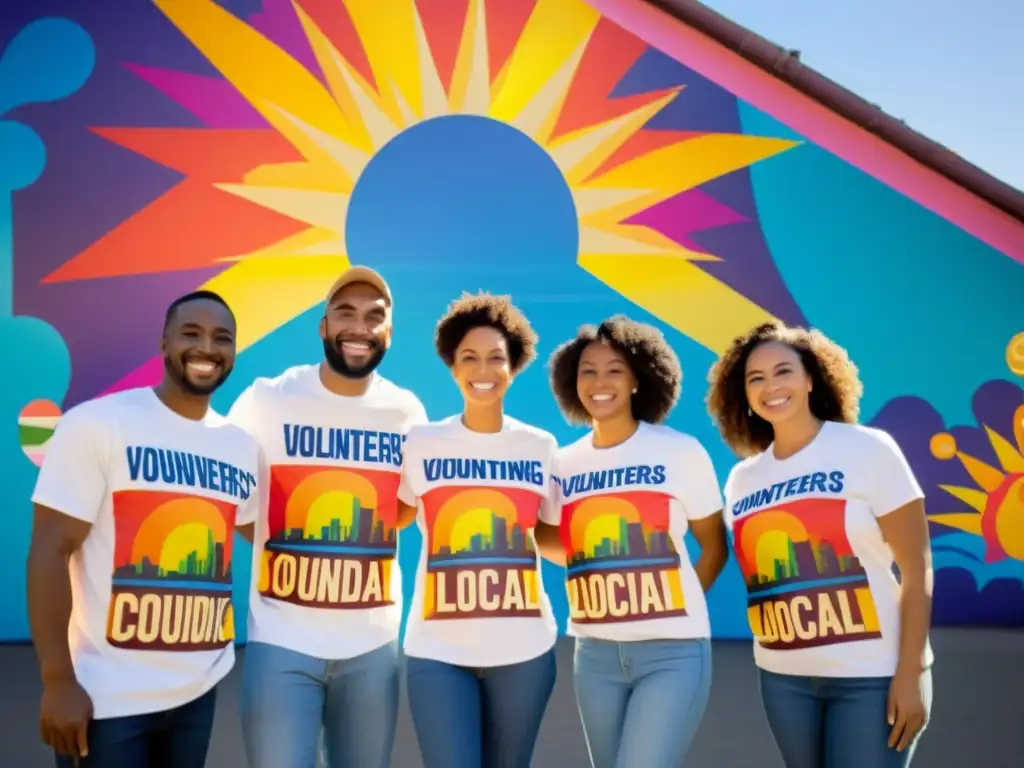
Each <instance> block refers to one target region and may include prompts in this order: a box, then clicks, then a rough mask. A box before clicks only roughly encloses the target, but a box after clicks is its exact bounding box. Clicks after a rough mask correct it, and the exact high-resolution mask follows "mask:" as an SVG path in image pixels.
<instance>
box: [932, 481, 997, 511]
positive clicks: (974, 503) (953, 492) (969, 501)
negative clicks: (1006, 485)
mask: <svg viewBox="0 0 1024 768" xmlns="http://www.w3.org/2000/svg"><path fill="white" fill-rule="evenodd" d="M939 488H941V489H942V490H944V491H945V492H946V493H948V494H949V495H950V496H955V497H956V498H958V499H960V501H962V502H963V503H964V504H966V505H967V506H969V507H970V508H971V509H974V510H977V511H978V512H984V511H985V507H986V506H987V504H988V494H987V493H984V492H982V491H979V490H977V489H976V488H963V487H961V486H959V485H940V486H939Z"/></svg>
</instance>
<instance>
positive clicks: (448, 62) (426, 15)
mask: <svg viewBox="0 0 1024 768" xmlns="http://www.w3.org/2000/svg"><path fill="white" fill-rule="evenodd" d="M416 10H417V11H418V12H419V14H420V21H421V22H422V23H423V30H424V31H425V32H426V33H427V40H428V41H429V42H430V55H431V56H432V57H433V59H434V66H435V67H437V74H438V75H440V76H441V83H442V84H443V85H444V88H445V90H446V91H447V90H448V87H449V86H450V85H451V82H452V73H453V72H454V71H455V59H456V57H457V56H458V54H459V43H460V42H461V40H462V28H463V26H464V25H465V20H466V12H467V11H468V10H469V0H445V1H444V2H441V3H438V2H436V0H416ZM488 10H490V9H488Z"/></svg>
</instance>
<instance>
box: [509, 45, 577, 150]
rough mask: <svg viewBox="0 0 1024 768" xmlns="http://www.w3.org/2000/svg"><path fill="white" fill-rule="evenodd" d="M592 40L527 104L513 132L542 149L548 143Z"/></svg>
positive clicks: (515, 122)
mask: <svg viewBox="0 0 1024 768" xmlns="http://www.w3.org/2000/svg"><path fill="white" fill-rule="evenodd" d="M588 42H589V38H588V39H586V40H583V41H582V42H581V43H580V44H579V45H578V46H577V47H576V50H575V51H572V52H571V53H570V54H569V56H568V58H566V60H565V61H564V62H563V63H562V66H561V67H559V68H558V70H557V71H555V73H554V74H553V75H552V76H551V79H550V80H548V81H547V82H546V83H544V85H542V86H541V87H540V88H539V89H538V90H537V92H536V94H534V97H533V98H532V99H531V100H530V101H529V102H527V103H526V105H525V106H524V107H523V109H522V111H520V112H519V114H517V115H516V116H515V117H513V118H512V120H510V121H509V122H510V124H511V125H512V126H513V127H514V128H518V129H519V130H520V131H522V132H523V133H525V134H526V135H527V136H529V137H531V138H532V139H533V140H534V141H536V142H537V143H538V144H540V145H541V146H544V145H545V144H547V143H548V140H549V139H550V138H551V132H552V131H553V130H554V129H555V123H556V122H557V120H558V115H559V114H560V113H561V111H562V106H563V105H564V104H565V97H566V95H567V94H568V93H569V86H570V85H572V80H573V78H574V77H575V76H576V70H577V68H578V67H579V65H580V61H582V60H583V53H584V51H586V49H587V43H588Z"/></svg>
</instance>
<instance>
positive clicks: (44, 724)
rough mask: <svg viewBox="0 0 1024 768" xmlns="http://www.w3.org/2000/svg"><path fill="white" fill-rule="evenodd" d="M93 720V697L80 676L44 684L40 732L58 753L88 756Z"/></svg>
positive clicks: (40, 712) (44, 739)
mask: <svg viewBox="0 0 1024 768" xmlns="http://www.w3.org/2000/svg"><path fill="white" fill-rule="evenodd" d="M90 720H92V699H90V698H89V694H87V693H86V692H85V690H84V689H83V688H82V686H80V685H79V684H78V681H77V680H66V681H61V682H55V683H49V684H47V685H46V686H45V687H44V688H43V700H42V703H41V705H40V711H39V735H40V736H41V737H42V739H43V741H44V742H45V743H46V744H49V745H50V746H51V747H53V749H54V751H55V752H56V753H57V754H58V755H70V756H71V757H86V756H87V755H88V754H89V744H88V742H87V740H86V732H87V730H88V728H89V721H90Z"/></svg>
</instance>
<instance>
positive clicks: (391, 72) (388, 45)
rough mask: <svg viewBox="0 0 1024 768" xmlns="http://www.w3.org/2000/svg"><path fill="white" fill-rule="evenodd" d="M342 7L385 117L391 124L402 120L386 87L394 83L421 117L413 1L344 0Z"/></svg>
mask: <svg viewBox="0 0 1024 768" xmlns="http://www.w3.org/2000/svg"><path fill="white" fill-rule="evenodd" d="M344 4H345V8H346V9H347V10H348V14H349V17H350V18H351V19H352V25H353V26H354V27H355V29H356V33H357V34H358V35H359V39H360V40H361V41H362V43H363V50H364V51H365V52H366V58H367V60H368V61H369V62H370V69H371V70H373V77H374V80H376V81H377V87H378V88H379V89H380V90H381V100H382V105H383V108H384V110H385V112H386V113H387V115H388V116H389V117H390V118H391V120H392V121H393V122H398V121H399V120H401V117H402V115H401V112H400V111H399V109H398V102H397V101H396V99H395V93H396V92H394V91H391V90H390V89H389V87H388V84H389V83H395V84H396V85H397V86H398V91H397V92H398V93H401V94H402V97H403V98H404V99H405V102H406V103H407V104H409V105H410V106H411V107H412V109H413V111H414V112H416V113H421V112H422V108H423V106H422V98H421V94H420V71H419V59H418V56H417V50H418V49H417V46H416V23H417V22H416V4H415V2H414V0H344Z"/></svg>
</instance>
